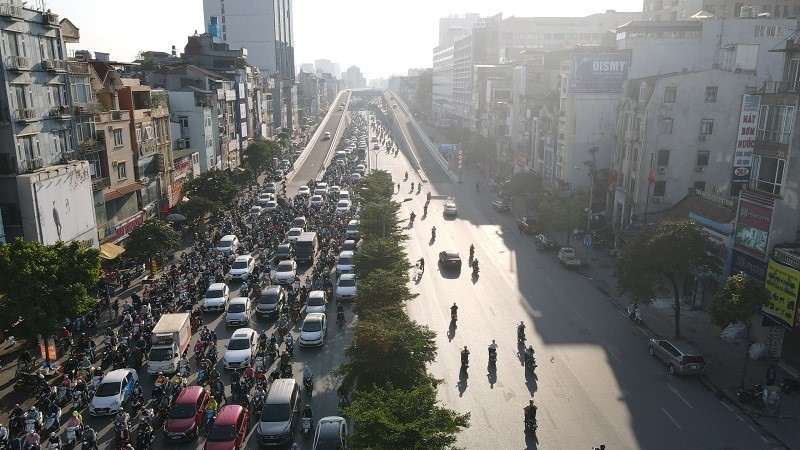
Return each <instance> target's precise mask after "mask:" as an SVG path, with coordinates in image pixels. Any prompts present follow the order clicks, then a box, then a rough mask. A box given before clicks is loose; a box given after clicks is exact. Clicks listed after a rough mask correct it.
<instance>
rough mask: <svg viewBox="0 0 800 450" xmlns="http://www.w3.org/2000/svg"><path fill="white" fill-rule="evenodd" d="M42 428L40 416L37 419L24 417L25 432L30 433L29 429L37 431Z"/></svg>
mask: <svg viewBox="0 0 800 450" xmlns="http://www.w3.org/2000/svg"><path fill="white" fill-rule="evenodd" d="M41 429H42V419H41V416H40V417H39V420H35V419H31V418H30V417H29V418H27V419H25V433H30V432H31V430H33V431H39V430H41Z"/></svg>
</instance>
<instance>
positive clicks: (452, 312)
mask: <svg viewBox="0 0 800 450" xmlns="http://www.w3.org/2000/svg"><path fill="white" fill-rule="evenodd" d="M450 320H452V321H453V322H455V321H457V320H458V310H456V309H451V310H450Z"/></svg>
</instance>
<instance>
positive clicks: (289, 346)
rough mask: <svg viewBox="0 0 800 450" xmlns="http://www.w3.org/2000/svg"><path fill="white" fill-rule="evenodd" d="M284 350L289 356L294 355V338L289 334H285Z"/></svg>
mask: <svg viewBox="0 0 800 450" xmlns="http://www.w3.org/2000/svg"><path fill="white" fill-rule="evenodd" d="M286 352H287V353H288V354H289V356H292V357H293V356H294V338H292V335H291V334H290V335H288V336H286Z"/></svg>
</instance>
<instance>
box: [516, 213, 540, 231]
mask: <svg viewBox="0 0 800 450" xmlns="http://www.w3.org/2000/svg"><path fill="white" fill-rule="evenodd" d="M517 229H519V232H520V233H522V234H539V229H540V226H539V222H538V221H537V220H536V219H534V218H533V217H530V216H522V217H520V218H518V219H517Z"/></svg>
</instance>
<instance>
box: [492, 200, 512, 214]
mask: <svg viewBox="0 0 800 450" xmlns="http://www.w3.org/2000/svg"><path fill="white" fill-rule="evenodd" d="M492 208H494V210H495V211H497V212H509V211H511V205H509V204H508V202H506V201H505V200H495V201H493V202H492Z"/></svg>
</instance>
